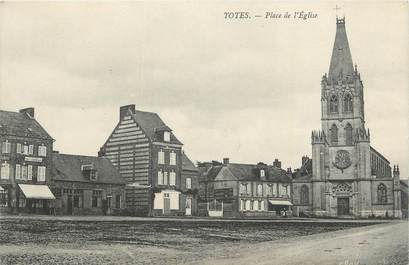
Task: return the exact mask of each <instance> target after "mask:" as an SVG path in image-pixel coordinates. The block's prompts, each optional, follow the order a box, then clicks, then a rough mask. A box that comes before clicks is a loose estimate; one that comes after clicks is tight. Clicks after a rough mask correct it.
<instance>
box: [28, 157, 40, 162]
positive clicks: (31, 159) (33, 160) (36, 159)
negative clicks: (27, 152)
mask: <svg viewBox="0 0 409 265" xmlns="http://www.w3.org/2000/svg"><path fill="white" fill-rule="evenodd" d="M24 160H25V161H27V162H43V159H42V158H41V157H30V156H26V157H25V159H24Z"/></svg>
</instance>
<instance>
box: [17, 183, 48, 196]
mask: <svg viewBox="0 0 409 265" xmlns="http://www.w3.org/2000/svg"><path fill="white" fill-rule="evenodd" d="M18 186H19V187H20V189H21V191H22V192H23V193H24V196H25V197H26V199H37V200H55V197H54V195H53V193H52V192H51V190H50V188H48V186H47V185H30V184H18Z"/></svg>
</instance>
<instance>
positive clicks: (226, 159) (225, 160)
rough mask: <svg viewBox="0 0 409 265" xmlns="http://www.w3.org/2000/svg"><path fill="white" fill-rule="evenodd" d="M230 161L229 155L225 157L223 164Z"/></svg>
mask: <svg viewBox="0 0 409 265" xmlns="http://www.w3.org/2000/svg"><path fill="white" fill-rule="evenodd" d="M229 162H230V160H229V158H228V157H225V158H223V165H228V164H229Z"/></svg>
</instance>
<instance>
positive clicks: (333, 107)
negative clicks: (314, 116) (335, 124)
mask: <svg viewBox="0 0 409 265" xmlns="http://www.w3.org/2000/svg"><path fill="white" fill-rule="evenodd" d="M329 112H330V113H338V97H337V96H336V95H332V96H331V98H330V100H329Z"/></svg>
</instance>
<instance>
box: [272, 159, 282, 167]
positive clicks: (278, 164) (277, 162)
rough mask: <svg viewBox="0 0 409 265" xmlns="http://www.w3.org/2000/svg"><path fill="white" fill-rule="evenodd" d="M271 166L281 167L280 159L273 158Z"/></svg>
mask: <svg viewBox="0 0 409 265" xmlns="http://www.w3.org/2000/svg"><path fill="white" fill-rule="evenodd" d="M273 166H275V167H277V168H281V161H280V160H278V159H277V158H276V159H274V161H273Z"/></svg>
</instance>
